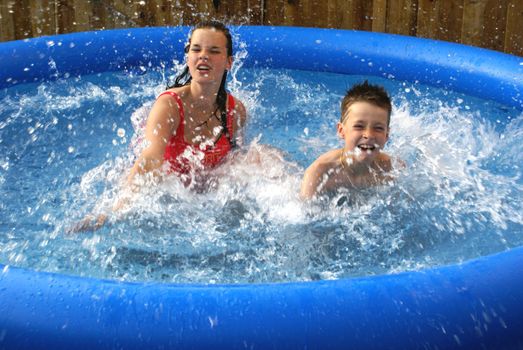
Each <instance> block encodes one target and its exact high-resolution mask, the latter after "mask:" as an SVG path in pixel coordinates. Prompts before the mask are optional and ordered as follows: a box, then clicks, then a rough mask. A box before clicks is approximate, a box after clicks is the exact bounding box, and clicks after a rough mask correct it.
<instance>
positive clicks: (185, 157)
mask: <svg viewBox="0 0 523 350" xmlns="http://www.w3.org/2000/svg"><path fill="white" fill-rule="evenodd" d="M165 94H168V95H171V96H172V97H173V98H174V99H175V100H176V104H177V105H178V113H179V115H180V123H179V124H178V128H177V129H176V133H175V134H174V136H172V137H171V139H170V140H169V142H168V143H167V147H166V148H165V153H164V156H163V159H164V160H166V161H168V162H169V163H170V168H171V171H173V172H177V173H181V174H184V173H188V172H189V171H190V170H191V168H193V167H194V166H193V165H194V164H195V163H196V161H198V163H199V166H197V168H201V167H203V168H213V167H215V166H216V165H218V164H219V163H220V162H221V161H222V160H223V158H225V156H226V155H227V154H228V153H229V151H230V150H231V149H232V145H231V142H230V141H229V139H228V137H227V136H226V135H225V131H224V132H222V134H221V135H220V138H219V139H218V140H217V141H216V143H215V144H214V145H211V146H202V145H191V144H189V143H188V142H186V141H185V137H184V126H185V114H184V111H183V103H182V100H181V98H180V96H178V95H177V94H176V93H175V92H172V91H166V92H164V93H162V94H161V95H160V96H163V95H165ZM160 96H158V97H160ZM227 102H228V109H227V130H228V132H229V134H230V135H231V137H232V135H234V129H233V124H234V123H233V120H234V118H233V112H234V97H232V95H229V94H228V95H227ZM191 164H192V165H191Z"/></svg>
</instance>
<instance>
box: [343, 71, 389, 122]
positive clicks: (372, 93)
mask: <svg viewBox="0 0 523 350" xmlns="http://www.w3.org/2000/svg"><path fill="white" fill-rule="evenodd" d="M356 102H368V103H371V104H373V105H375V106H378V107H381V108H383V109H385V110H387V113H388V118H387V126H389V124H390V114H391V112H392V103H391V102H390V97H389V94H388V93H387V91H385V89H384V88H383V86H380V85H372V84H369V82H368V81H367V80H365V81H364V82H363V83H360V84H356V85H354V86H352V88H350V89H349V90H347V92H346V93H345V96H344V97H343V100H342V101H341V117H340V123H343V122H345V120H346V118H347V110H348V109H349V107H350V106H351V105H352V104H354V103H356Z"/></svg>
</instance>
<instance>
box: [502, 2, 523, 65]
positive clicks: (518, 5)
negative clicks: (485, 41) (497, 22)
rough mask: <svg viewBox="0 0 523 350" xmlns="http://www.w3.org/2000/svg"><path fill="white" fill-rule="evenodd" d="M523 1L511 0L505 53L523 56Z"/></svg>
mask: <svg viewBox="0 0 523 350" xmlns="http://www.w3.org/2000/svg"><path fill="white" fill-rule="evenodd" d="M522 19H523V1H521V0H510V1H509V3H508V6H507V23H506V31H505V42H504V47H503V51H505V52H507V53H510V54H513V55H518V56H523V25H522Z"/></svg>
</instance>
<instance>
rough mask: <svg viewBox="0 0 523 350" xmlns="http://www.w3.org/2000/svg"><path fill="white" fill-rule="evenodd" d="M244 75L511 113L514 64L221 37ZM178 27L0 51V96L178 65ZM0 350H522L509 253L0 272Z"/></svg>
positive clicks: (516, 96) (520, 292) (348, 43)
mask: <svg viewBox="0 0 523 350" xmlns="http://www.w3.org/2000/svg"><path fill="white" fill-rule="evenodd" d="M235 32H237V33H238V34H239V35H240V37H241V39H242V41H244V42H246V43H247V45H248V52H249V56H248V58H247V59H246V60H245V63H244V64H245V66H256V65H257V66H270V67H281V68H292V69H306V70H319V71H329V72H337V73H346V74H365V75H376V76H381V77H386V78H392V77H394V78H395V79H400V80H408V81H419V82H421V83H425V84H429V85H434V86H439V87H444V88H449V89H453V90H457V91H461V92H465V93H468V94H470V95H474V96H478V97H481V98H488V99H492V100H495V101H498V102H501V103H503V104H505V105H508V106H513V107H516V108H518V109H521V110H523V96H522V94H523V59H522V58H520V57H515V56H510V55H505V54H501V53H497V52H492V51H488V50H482V49H478V48H472V47H466V46H462V45H456V44H450V43H444V42H438V41H432V40H422V39H416V38H410V37H401V36H394V35H386V34H375V33H374V34H373V33H365V32H355V31H341V30H326V29H309V28H287V27H278V28H273V27H248V26H244V27H241V28H235ZM187 33H188V28H184V27H179V28H147V29H133V30H115V31H104V32H91V33H77V34H69V35H62V36H54V37H44V38H39V39H32V40H26V41H17V42H8V43H3V44H0V62H1V64H2V70H1V71H0V88H8V87H9V86H12V85H14V84H19V83H23V82H33V81H40V80H45V79H56V78H59V77H66V76H74V75H81V74H85V73H93V72H102V71H107V70H121V69H135V68H137V67H144V68H146V69H147V68H148V67H155V66H158V65H161V64H166V65H169V64H171V63H172V60H173V59H178V60H181V59H182V57H181V56H180V55H181V54H182V51H183V44H184V42H185V40H186V38H187ZM0 270H2V271H1V272H0V349H94V348H96V349H170V348H176V349H199V348H225V349H245V348H246V349H280V348H283V349H295V348H300V349H349V348H354V349H452V348H460V349H523V247H521V248H515V249H512V250H509V251H506V252H503V253H500V254H496V255H493V256H489V257H484V258H479V259H476V260H473V261H469V262H466V263H464V264H459V265H452V266H447V267H441V268H436V269H430V270H424V271H419V272H407V273H401V274H397V275H384V276H374V277H366V278H353V279H346V280H338V281H321V282H307V283H284V284H253V285H176V284H154V283H142V284H140V283H121V282H114V281H105V280H97V279H89V278H80V277H71V276H64V275H57V274H50V273H43V272H35V271H29V270H25V269H19V268H16V267H11V266H1V265H0Z"/></svg>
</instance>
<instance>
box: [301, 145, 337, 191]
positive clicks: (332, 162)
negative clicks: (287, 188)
mask: <svg viewBox="0 0 523 350" xmlns="http://www.w3.org/2000/svg"><path fill="white" fill-rule="evenodd" d="M338 152H339V151H338V150H332V151H329V152H327V153H325V154H323V155H321V156H320V157H319V158H318V159H316V160H315V161H314V162H313V163H312V164H311V165H310V166H309V167H308V168H307V170H305V174H304V175H303V180H302V182H301V189H300V197H301V199H311V198H313V197H314V196H316V195H317V194H318V193H320V192H321V191H322V190H323V189H324V187H325V185H327V180H328V179H329V175H332V174H331V172H332V171H333V170H334V168H335V166H336V154H337V153H338Z"/></svg>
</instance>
